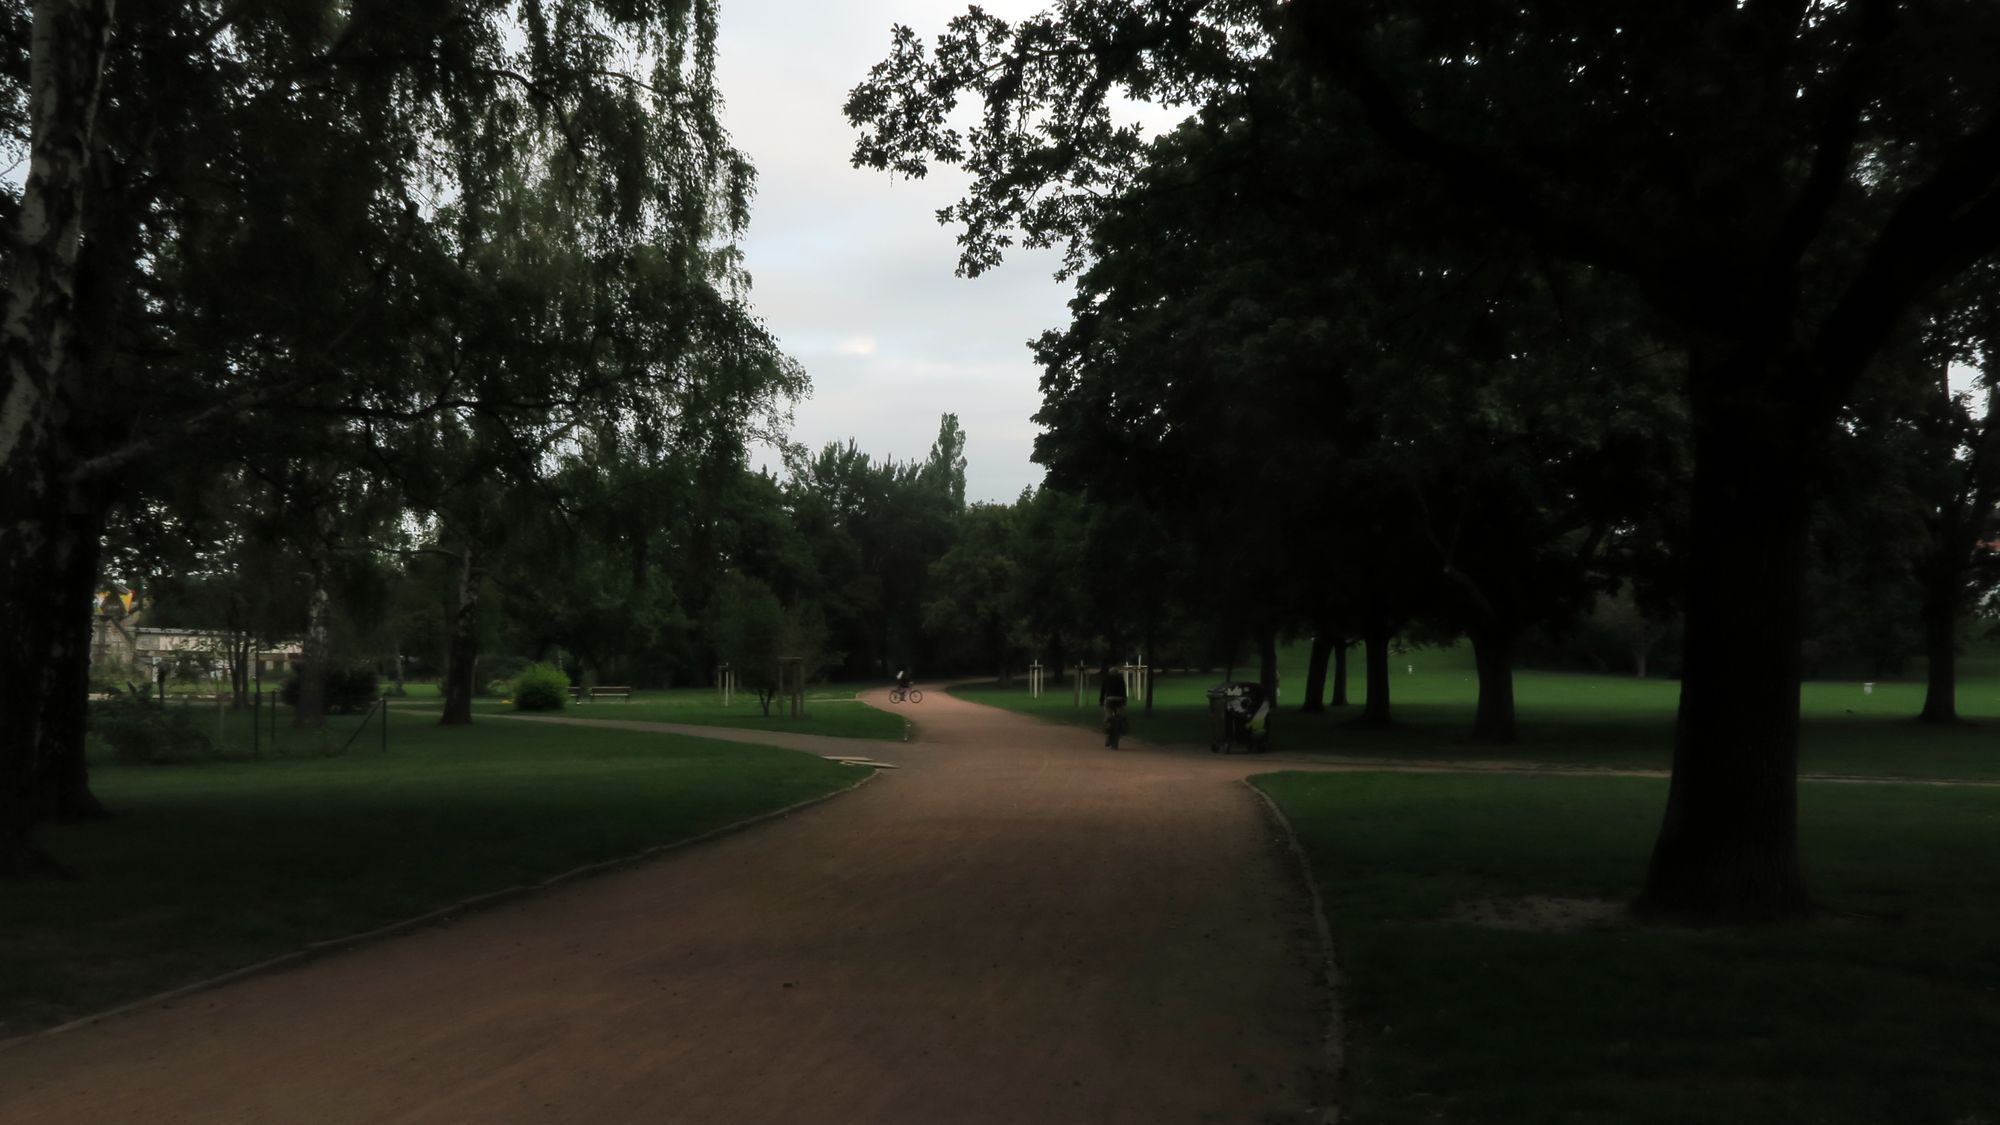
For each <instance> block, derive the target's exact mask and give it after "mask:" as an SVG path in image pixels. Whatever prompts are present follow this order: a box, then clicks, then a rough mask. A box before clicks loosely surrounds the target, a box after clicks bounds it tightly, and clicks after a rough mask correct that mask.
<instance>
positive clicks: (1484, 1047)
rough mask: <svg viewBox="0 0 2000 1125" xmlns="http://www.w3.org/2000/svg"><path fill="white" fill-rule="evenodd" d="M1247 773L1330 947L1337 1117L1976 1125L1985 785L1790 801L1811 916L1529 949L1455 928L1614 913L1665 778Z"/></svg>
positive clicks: (1988, 810)
mask: <svg viewBox="0 0 2000 1125" xmlns="http://www.w3.org/2000/svg"><path fill="white" fill-rule="evenodd" d="M1255 781H1256V783H1257V784H1258V785H1259V786H1261V787H1262V788H1263V789H1264V790H1265V791H1266V792H1267V793H1269V794H1271V796H1272V797H1273V798H1274V799H1275V800H1276V801H1277V802H1278V803H1279V805H1280V806H1281V807H1282V808H1283V810H1284V812H1285V815H1286V817H1287V818H1288V819H1289V820H1290V821H1291V823H1292V824H1293V826H1294V827H1295V829H1296V830H1297V832H1298V834H1299V837H1300V839H1301V841H1302V842H1303V844H1304V846H1305V847H1306V849H1307V851H1308V853H1309V854H1310V856H1311V858H1312V862H1313V865H1314V868H1315V871H1316V873H1317V877H1318V881H1319V884H1320V888H1321V892H1322V894H1323V895H1324V896H1325V899H1326V904H1327V909H1328V914H1329V916H1330V919H1331V923H1332V926H1333V929H1334V933H1335V940H1336V944H1337V946H1338V947H1339V954H1340V962H1341V972H1342V976H1343V981H1344V984H1343V987H1344V989H1345V996H1344V1005H1345V1018H1346V1021H1347V1027H1348V1029H1349V1032H1350V1043H1349V1046H1350V1051H1351V1054H1350V1057H1349V1060H1348V1076H1349V1081H1348V1085H1347V1090H1346V1092H1345V1094H1346V1096H1345V1099H1344V1106H1345V1112H1344V1113H1343V1116H1342V1120H1343V1121H1344V1122H1353V1123H1354V1125H1400V1123H1405V1122H1408V1123H1414V1122H1432V1121H1451V1122H1461V1123H1467V1125H1486V1123H1502V1122H1505V1123H1517V1122H1518V1123H1523V1125H1528V1123H1539V1122H1591V1123H1593V1125H1597V1123H1604V1125H1612V1123H1633V1125H1655V1123H1657V1125H1668V1123H1684V1122H1729V1123H1732V1125H1748V1123H1757V1122H1774V1123H1775V1122H1785V1123H1791V1122H1826V1123H1848V1122H1852V1123H1855V1125H1861V1123H1880V1122H1889V1121H1893V1122H1898V1123H1910V1125H1915V1123H1935V1125H1972V1123H1983V1122H1994V1121H2000V1065H1996V1064H1995V1060H2000V957H1996V956H1995V955H1994V949H1995V946H1994V936H1993V935H1994V934H1995V933H1996V932H2000V790H1996V789H1993V788H1988V787H1978V788H1975V787H1965V788H1948V787H1947V788H1940V787H1936V786H1922V785H1899V784H1871V785H1848V784H1839V783H1831V782H1820V783H1814V782H1807V783H1805V784H1804V785H1803V786H1802V790H1801V802H1802V818H1803V827H1802V847H1803V849H1804V852H1805V855H1806V856H1807V857H1808V863H1809V871H1808V876H1809V879H1810V881H1811V883H1812V885H1813V887H1814V889H1815V891H1816V893H1817V894H1818V895H1819V896H1820V897H1821V899H1822V900H1823V902H1824V903H1825V904H1826V905H1827V906H1828V907H1829V908H1831V911H1832V912H1830V913H1829V915H1828V916H1827V917H1825V918H1823V919H1821V920H1819V921H1815V922H1812V923H1808V924H1802V925H1797V926H1790V927H1782V928H1775V929H1763V930H1711V931H1694V930H1686V929H1667V928H1649V927H1642V926H1635V925H1632V924H1629V923H1626V922H1623V921H1619V920H1615V919H1614V920H1612V921H1611V922H1610V923H1609V924H1604V925H1597V926H1589V927H1585V928H1581V929H1577V930H1573V931H1570V932H1547V931H1525V930H1508V929H1500V928H1494V927H1493V926H1491V925H1483V924H1474V923H1472V922H1470V921H1466V920H1464V914H1465V912H1466V910H1467V908H1468V907H1469V906H1471V905H1473V904H1479V903H1487V904H1489V905H1491V904H1496V903H1497V904H1500V905H1502V906H1506V905H1508V904H1514V903H1519V902H1520V901H1521V900H1523V899H1524V898H1526V897H1527V896H1555V897H1557V898H1564V899H1580V900H1611V901H1613V902H1623V901H1625V900H1627V899H1629V898H1630V897H1631V896H1632V895H1633V894H1634V893H1635V891H1636V889H1637V880H1638V878H1639V876H1640V874H1641V872H1642V871H1643V868H1644V864H1645V859H1646V855H1647V850H1648V848H1649V847H1650V845H1651V843H1652V837H1653V833H1654V830H1655V829H1656V827H1657V826H1658V822H1659V815H1660V810H1661V808H1662V807H1663V804H1664V801H1665V784H1664V782H1661V781H1657V780H1653V779H1644V778H1602V777H1595V778H1593V777H1548V776H1539V777H1531V776H1492V775H1466V774H1457V775H1437V774H1428V775H1415V774H1328V773H1318V774H1310V773H1280V774H1272V775H1266V776H1263V777H1260V778H1257V779H1255Z"/></svg>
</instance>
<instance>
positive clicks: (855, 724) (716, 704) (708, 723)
mask: <svg viewBox="0 0 2000 1125" xmlns="http://www.w3.org/2000/svg"><path fill="white" fill-rule="evenodd" d="M857 690H860V689H859V688H857V687H856V686H855V685H852V684H849V685H840V684H831V685H821V686H818V687H814V688H812V689H810V690H808V691H807V692H806V713H805V716H804V717H803V718H799V719H793V718H789V717H787V716H786V714H785V710H784V707H783V705H782V701H773V702H772V704H771V714H770V717H768V718H766V717H765V716H764V714H763V712H762V711H761V710H760V709H759V708H758V706H757V699H756V697H755V696H754V695H748V694H743V693H738V694H737V695H736V696H735V698H733V699H732V700H731V701H730V705H729V706H727V707H724V706H723V705H722V699H721V697H720V696H718V695H717V694H716V692H715V690H714V689H712V688H670V689H665V690H650V691H636V692H633V693H632V698H631V699H629V700H626V701H624V702H620V701H618V700H615V699H607V700H599V701H598V702H595V703H572V704H570V705H569V706H567V707H565V708H563V710H562V711H561V712H560V714H562V715H564V716H565V717H568V718H575V719H636V720H640V721H643V722H653V723H691V724H695V725H697V726H705V727H734V728H737V729H740V730H775V731H787V732H791V733H795V734H824V735H831V736H834V737H836V738H880V739H895V738H901V737H902V736H903V719H902V716H900V715H896V714H892V713H890V712H886V711H879V710H877V709H875V708H873V707H870V706H868V705H867V704H866V703H863V702H861V701H860V700H859V699H856V698H855V693H856V691H857ZM404 706H405V707H408V708H411V709H414V708H416V707H419V706H428V707H436V706H437V703H436V702H434V701H431V700H422V701H417V702H412V703H409V704H405V705H404ZM472 706H473V711H474V712H475V713H478V712H482V711H490V712H495V713H499V712H511V711H513V709H514V707H513V704H511V703H506V702H503V701H501V700H498V699H477V700H474V701H473V704H472Z"/></svg>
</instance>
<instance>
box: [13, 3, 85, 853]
mask: <svg viewBox="0 0 2000 1125" xmlns="http://www.w3.org/2000/svg"><path fill="white" fill-rule="evenodd" d="M112 9H113V3H112V0H36V2H35V4H34V8H33V21H34V22H33V25H32V31H31V32H30V38H29V45H28V60H27V61H28V89H27V92H26V93H27V96H26V98H25V99H24V101H23V104H24V105H25V107H26V110H27V113H28V119H29V120H28V124H29V141H28V161H27V176H26V178H25V180H24V181H23V183H22V187H21V197H20V205H19V207H18V209H17V210H16V212H15V218H14V222H13V224H12V227H11V229H9V230H7V231H5V232H4V233H5V235H6V236H7V239H8V241H9V242H10V243H11V250H10V253H9V255H8V263H7V265H8V270H7V278H6V281H5V284H6V286H7V293H6V300H5V310H6V315H5V320H4V322H0V878H6V877H19V876H27V875H35V874H40V873H44V872H47V871H50V870H52V865H51V864H50V863H49V861H48V859H47V857H46V856H45V855H44V854H43V853H42V852H41V851H40V850H39V849H38V848H37V847H36V846H35V843H34V834H33V829H34V823H35V820H36V817H37V815H38V813H40V812H42V811H44V810H45V808H46V806H47V805H48V803H49V799H50V795H51V793H52V792H53V793H55V794H57V795H61V794H65V793H71V794H76V793H81V794H82V795H85V796H87V794H88V790H87V788H82V787H81V782H80V778H81V776H82V763H81V759H80V756H81V748H82V736H81V729H82V728H81V723H82V711H81V708H82V706H83V698H82V695H81V690H80V689H81V688H82V681H79V680H78V677H77V666H76V664H75V662H74V660H72V659H70V655H69V653H68V648H69V646H76V647H77V648H79V649H80V650H81V651H80V652H79V653H78V654H77V655H78V658H80V659H82V660H83V661H85V665H84V667H85V671H84V675H85V676H87V675H88V670H87V669H88V663H87V662H88V659H89V648H88V643H89V642H88V637H87V635H82V634H83V630H84V629H85V627H86V621H85V619H84V618H83V617H82V613H81V607H82V606H83V605H86V604H88V603H87V602H86V601H84V600H82V599H76V600H70V599H71V592H70V589H69V583H68V581H66V578H67V576H68V574H69V573H70V571H71V569H72V568H73V566H74V565H75V560H74V559H73V558H72V557H68V556H67V555H66V554H65V551H66V548H65V546H64V543H65V541H66V540H69V541H71V542H73V539H72V537H71V535H70V534H68V533H66V532H65V531H64V523H65V519H64V517H65V515H66V514H68V513H67V501H68V497H67V495H66V493H67V491H68V489H69V487H70V481H69V476H70V473H71V472H72V471H73V469H74V467H75V462H76V460H77V458H76V457H75V456H74V455H73V453H72V451H71V450H70V449H69V447H68V444H67V443H68V437H67V435H66V434H65V430H66V428H67V427H68V425H69V423H70V415H71V413H72V411H73V409H74V408H75V407H76V406H77V405H78V403H79V401H80V396H81V395H82V394H83V393H84V387H83V380H82V375H83V371H84V361H83V357H82V354H81V342H80V340H79V333H78V319H77V317H78V306H77V300H76V291H77V277H78V262H79V254H80V250H81V246H82V235H83V226H84V200H85V196H86V187H87V184H88V179H89V172H90V168H89V161H90V153H91V150H92V130H93V128H94V124H95V119H96V114H97V102H98V94H99V91H100V90H101V89H102V85H103V75H104V61H105V56H106V52H107V45H108V42H109V37H110V28H111V16H112ZM92 577H93V578H94V577H95V575H93V576H92ZM72 687H74V688H77V689H79V692H78V695H77V697H76V699H75V700H74V701H73V702H72V703H70V704H69V705H68V707H69V709H68V710H65V708H64V705H63V703H62V700H63V699H64V698H65V693H67V692H68V691H69V690H70V689H71V688H72ZM49 723H53V724H54V726H53V727H47V726H45V724H49ZM72 727H73V729H72ZM51 739H54V740H55V741H51ZM72 751H73V752H74V757H72V756H71V755H72Z"/></svg>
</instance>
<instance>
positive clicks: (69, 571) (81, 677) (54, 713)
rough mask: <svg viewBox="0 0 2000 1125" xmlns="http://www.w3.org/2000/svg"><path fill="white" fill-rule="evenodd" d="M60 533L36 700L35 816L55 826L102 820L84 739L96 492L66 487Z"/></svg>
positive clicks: (101, 508) (97, 544)
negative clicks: (45, 687)
mask: <svg viewBox="0 0 2000 1125" xmlns="http://www.w3.org/2000/svg"><path fill="white" fill-rule="evenodd" d="M69 491H70V493H71V502H70V504H69V506H68V509H69V510H68V511H67V512H66V513H65V517H66V518H65V519H64V521H63V523H62V527H61V532H60V542H59V543H58V553H57V565H58V567H59V574H60V580H59V582H58V584H57V589H58V591H59V597H60V599H61V600H60V602H59V603H58V604H57V605H56V606H54V607H52V608H53V609H54V610H55V612H57V613H60V614H61V617H60V619H58V620H56V621H54V622H52V623H51V624H52V626H53V630H54V639H53V642H52V643H51V644H50V646H49V650H48V657H47V659H48V662H49V667H50V669H51V670H52V672H53V677H52V678H53V680H54V690H52V691H50V692H49V693H48V694H46V695H44V696H43V697H42V699H41V712H42V714H41V720H40V722H39V723H37V726H38V727H39V729H40V732H41V739H42V755H43V757H44V759H45V760H46V761H47V762H48V763H49V771H48V777H47V781H46V784H45V786H44V787H43V790H42V797H41V801H40V805H41V809H40V811H41V813H42V815H43V816H46V817H47V818H48V819H50V820H53V821H56V822H57V823H64V824H67V823H74V822H77V821H82V820H96V819H99V818H101V817H104V816H108V815H109V813H107V812H106V811H105V808H104V805H103V803H102V802H100V801H99V800H98V799H97V796H96V794H94V793H92V792H91V791H90V766H89V762H88V760H87V757H86V755H85V752H84V750H85V741H84V736H85V734H86V732H87V730H88V728H89V717H90V712H89V697H90V615H89V612H88V611H87V610H85V609H83V608H82V607H84V606H87V605H89V604H90V595H91V591H92V590H93V589H95V588H96V586H97V568H98V562H99V559H100V557H101V555H102V553H103V542H104V519H105V508H106V507H107V505H106V504H105V503H104V501H103V499H102V497H103V495H104V493H103V491H102V490H101V489H96V488H74V487H73V488H71V489H70V490H69Z"/></svg>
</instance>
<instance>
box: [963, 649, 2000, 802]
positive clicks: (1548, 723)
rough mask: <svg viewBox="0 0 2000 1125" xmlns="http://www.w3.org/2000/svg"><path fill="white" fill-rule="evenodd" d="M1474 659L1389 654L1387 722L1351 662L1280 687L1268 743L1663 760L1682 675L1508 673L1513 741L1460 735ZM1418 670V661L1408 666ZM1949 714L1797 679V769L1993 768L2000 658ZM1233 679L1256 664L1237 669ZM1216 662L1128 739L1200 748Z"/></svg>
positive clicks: (1467, 723)
mask: <svg viewBox="0 0 2000 1125" xmlns="http://www.w3.org/2000/svg"><path fill="white" fill-rule="evenodd" d="M1282 655H1283V656H1284V657H1285V659H1283V660H1281V662H1280V666H1281V678H1280V682H1281V685H1300V684H1303V683H1304V682H1305V669H1304V651H1303V650H1302V649H1298V648H1293V649H1288V650H1285V652H1284V653H1283V654H1282ZM1470 660H1471V656H1470V653H1469V652H1468V651H1466V650H1465V649H1464V648H1463V647H1460V648H1457V649H1420V650H1417V651H1414V652H1412V653H1409V654H1408V655H1405V656H1402V657H1398V658H1397V662H1396V664H1395V668H1394V673H1393V682H1392V684H1391V687H1390V694H1391V701H1392V707H1393V713H1394V717H1395V720H1396V721H1395V723H1394V724H1393V725H1392V726H1389V727H1365V726H1358V725H1355V724H1354V723H1353V721H1352V720H1353V717H1354V715H1355V714H1356V713H1358V711H1359V709H1360V703H1361V698H1362V692H1363V683H1362V680H1361V677H1360V675H1359V672H1358V669H1357V671H1356V674H1355V677H1354V679H1353V682H1352V683H1351V685H1350V689H1349V690H1350V692H1351V693H1352V698H1353V704H1352V705H1351V706H1349V707H1346V708H1328V709H1327V710H1326V711H1325V712H1324V713H1322V714H1318V715H1306V714H1301V713H1299V712H1298V711H1297V710H1296V709H1295V708H1296V704H1297V699H1296V691H1295V690H1294V691H1293V692H1292V694H1291V695H1290V696H1289V697H1288V696H1287V695H1286V694H1284V692H1285V688H1284V687H1281V689H1280V690H1281V695H1280V706H1281V709H1280V711H1279V714H1278V716H1277V718H1276V719H1275V720H1274V721H1273V723H1272V726H1271V738H1272V746H1273V749H1275V750H1279V751H1284V752H1288V753H1289V752H1308V753H1324V754H1337V755H1343V756H1352V757H1368V758H1388V759H1403V760H1407V759H1426V760H1428V759H1451V760H1466V761H1512V762H1534V763H1543V764H1548V765H1555V766H1594V767H1610V768H1623V769H1666V768H1667V767H1668V766H1669V765H1670V764H1671V761H1672V756H1673V722H1674V711H1675V708H1676V707H1677V705H1678V703H1679V698H1680V684H1679V683H1678V682H1677V681H1674V680H1666V679H1647V680H1639V679H1634V678H1632V677H1630V676H1607V675H1589V674H1583V673H1568V672H1538V671H1521V672H1518V673H1516V679H1515V699H1516V707H1517V710H1518V712H1519V716H1520V723H1521V741H1520V742H1519V743H1518V744H1517V745H1514V746H1503V747H1495V746H1486V745H1480V744H1476V743H1473V742H1471V741H1470V740H1469V738H1468V734H1469V732H1470V730H1471V727H1472V715H1473V709H1474V705H1475V702H1476V700H1477V697H1478V684H1477V682H1476V681H1475V679H1474V677H1473V674H1472V670H1471V667H1470ZM1412 669H1414V670H1412ZM1962 673H1963V674H1962V676H1961V680H1960V684H1959V713H1960V714H1961V715H1962V716H1964V717H1965V718H1967V719H1969V720H1972V722H1971V723H1970V724H1969V725H1966V726H1962V727H1955V728H1942V729H1940V728H1935V727H1920V726H1917V725H1915V724H1913V723H1911V722H1910V721H1909V719H1910V717H1911V716H1913V715H1915V714H1916V713H1917V712H1918V711H1920V710H1921V709H1922V707H1923V683H1922V681H1921V680H1920V679H1904V680H1898V681H1885V682H1882V683H1878V684H1875V685H1874V688H1873V690H1872V691H1868V692H1864V691H1863V688H1862V686H1861V683H1860V682H1859V681H1856V682H1851V683H1850V682H1832V681H1816V682H1811V683H1807V684H1806V685H1805V686H1804V689H1803V691H1802V693H1801V702H1800V709H1801V716H1802V721H1803V736H1802V742H1803V745H1802V748H1801V768H1802V769H1803V770H1804V771H1805V772H1806V773H1809V774H1828V775H1838V776H1865V777H1923V778H1966V779H2000V729H1996V728H2000V662H1996V661H1995V660H1994V659H1993V658H1992V657H1991V656H1990V655H1989V654H1986V653H1980V654H1976V655H1975V656H1973V657H1969V658H1968V659H1967V660H1966V661H1965V667H1964V669H1963V670H1962ZM1238 675H1239V677H1241V676H1245V675H1254V669H1251V670H1245V669H1238ZM1222 677H1223V673H1222V672H1221V671H1216V672H1212V673H1207V674H1202V673H1188V674H1175V675H1167V676H1162V677H1160V678H1159V679H1157V680H1156V681H1155V687H1154V709H1153V714H1152V715H1151V716H1146V715H1143V714H1140V713H1139V710H1138V708H1136V707H1135V708H1134V709H1133V717H1132V735H1133V737H1135V738H1137V739H1140V740H1143V741H1149V742H1154V743H1158V744H1188V745H1205V744H1206V742H1207V738H1208V733H1207V732H1208V702H1207V698H1206V696H1205V695H1204V692H1205V691H1206V690H1207V689H1208V688H1209V687H1210V686H1212V685H1213V684H1215V683H1217V682H1219V681H1220V680H1221V679H1222ZM954 690H955V691H956V692H957V693H959V694H962V695H963V696H964V697H965V698H967V699H972V700H977V701H978V702H981V703H990V704H993V705H996V706H1000V707H1006V708H1008V709H1010V710H1015V711H1021V712H1024V713H1028V714H1033V715H1037V716H1040V717H1043V718H1047V719H1050V720H1053V721H1057V722H1067V723H1076V724H1080V725H1090V726H1094V725H1096V723H1097V721H1098V720H1097V709H1096V699H1097V689H1096V686H1095V683H1094V682H1092V683H1091V684H1090V685H1088V686H1087V687H1086V689H1085V705H1084V706H1082V707H1078V706H1076V704H1075V702H1074V695H1073V694H1072V692H1071V690H1070V686H1069V684H1068V683H1067V682H1063V683H1060V684H1053V685H1052V686H1051V688H1050V690H1049V691H1048V693H1047V694H1045V695H1043V697H1042V698H1041V699H1038V700H1037V699H1030V698H1028V695H1027V690H1026V687H1025V681H1017V682H1016V684H1015V685H1014V686H1013V687H1011V688H1008V689H1004V690H1003V689H1001V688H999V687H998V686H997V685H995V684H992V683H986V684H974V685H966V686H963V687H960V688H956V689H954Z"/></svg>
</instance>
